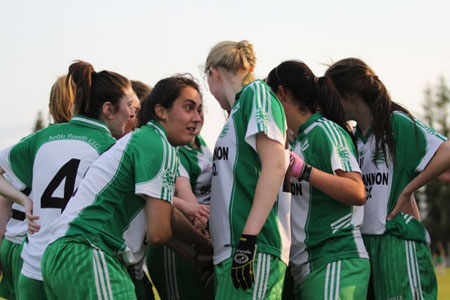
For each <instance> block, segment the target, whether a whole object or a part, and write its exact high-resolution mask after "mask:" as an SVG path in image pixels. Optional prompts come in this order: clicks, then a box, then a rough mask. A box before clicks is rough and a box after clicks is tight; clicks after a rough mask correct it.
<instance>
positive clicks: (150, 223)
mask: <svg viewBox="0 0 450 300" xmlns="http://www.w3.org/2000/svg"><path fill="white" fill-rule="evenodd" d="M146 200H147V204H146V207H145V211H146V214H147V240H148V241H149V242H150V243H151V244H153V245H160V244H165V243H166V242H167V241H168V240H169V238H170V237H171V235H172V230H171V227H170V218H171V217H170V216H171V213H172V205H171V204H170V203H169V202H167V201H164V200H161V199H156V198H151V197H146Z"/></svg>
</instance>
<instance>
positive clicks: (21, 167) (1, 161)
mask: <svg viewBox="0 0 450 300" xmlns="http://www.w3.org/2000/svg"><path fill="white" fill-rule="evenodd" d="M34 136H35V134H32V135H30V136H28V137H26V138H24V139H22V140H21V141H20V142H19V143H17V144H16V145H13V146H11V147H8V148H5V149H3V150H1V151H0V166H1V167H2V169H3V170H4V171H5V172H6V173H8V176H9V177H10V182H12V183H14V185H15V186H22V187H25V186H28V187H31V183H32V178H33V177H32V176H33V175H32V174H33V161H34V154H35V151H34V150H33V149H34Z"/></svg>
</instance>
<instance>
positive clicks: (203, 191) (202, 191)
mask: <svg viewBox="0 0 450 300" xmlns="http://www.w3.org/2000/svg"><path fill="white" fill-rule="evenodd" d="M206 194H211V185H210V184H208V185H204V186H202V187H200V195H206Z"/></svg>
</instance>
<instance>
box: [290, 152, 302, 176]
mask: <svg viewBox="0 0 450 300" xmlns="http://www.w3.org/2000/svg"><path fill="white" fill-rule="evenodd" d="M289 168H290V170H291V177H295V178H299V177H303V172H304V170H305V162H304V161H303V159H302V158H301V157H300V156H298V154H297V153H295V152H293V151H291V152H289Z"/></svg>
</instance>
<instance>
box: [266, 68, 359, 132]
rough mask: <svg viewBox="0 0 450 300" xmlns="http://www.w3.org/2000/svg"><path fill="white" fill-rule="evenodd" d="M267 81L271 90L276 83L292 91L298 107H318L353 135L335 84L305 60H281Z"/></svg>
mask: <svg viewBox="0 0 450 300" xmlns="http://www.w3.org/2000/svg"><path fill="white" fill-rule="evenodd" d="M266 82H267V84H268V85H269V86H270V87H271V89H272V91H273V92H274V93H276V92H277V90H278V87H279V86H283V87H284V88H285V89H286V90H288V91H290V92H291V93H292V95H293V96H294V100H295V101H296V104H297V106H298V107H299V108H300V109H305V108H307V109H308V110H309V111H310V112H312V113H315V112H316V111H320V112H321V113H322V114H323V115H324V116H325V117H326V118H327V119H329V120H331V121H333V122H335V123H336V124H338V125H339V126H341V127H342V128H343V129H344V130H345V131H346V132H347V133H348V134H349V135H350V136H351V137H353V135H352V133H351V130H350V128H349V126H348V124H347V121H346V120H345V114H344V110H343V109H342V106H341V104H340V102H339V96H338V94H337V91H336V90H335V88H334V86H333V85H332V83H331V82H329V81H326V80H324V79H323V78H317V77H316V76H315V75H314V73H313V72H312V71H311V69H310V68H309V67H308V66H307V65H306V64H305V63H303V62H301V61H294V60H290V61H285V62H282V63H281V64H280V65H278V67H276V68H274V69H273V70H272V71H270V73H269V75H268V76H267V79H266Z"/></svg>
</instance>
